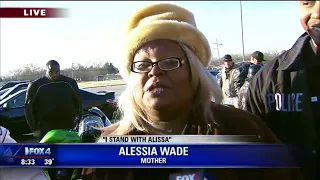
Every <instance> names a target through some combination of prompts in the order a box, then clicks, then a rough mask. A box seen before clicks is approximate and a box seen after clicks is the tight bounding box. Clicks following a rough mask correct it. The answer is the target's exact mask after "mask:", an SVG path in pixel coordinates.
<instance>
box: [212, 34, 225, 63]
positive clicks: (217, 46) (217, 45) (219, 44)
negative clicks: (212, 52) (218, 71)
mask: <svg viewBox="0 0 320 180" xmlns="http://www.w3.org/2000/svg"><path fill="white" fill-rule="evenodd" d="M212 44H215V45H216V48H215V49H217V52H218V61H219V62H220V61H221V59H220V51H219V46H221V45H223V44H221V43H219V42H218V38H216V42H215V43H212Z"/></svg>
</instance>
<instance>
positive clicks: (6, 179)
mask: <svg viewBox="0 0 320 180" xmlns="http://www.w3.org/2000/svg"><path fill="white" fill-rule="evenodd" d="M0 143H17V142H16V141H15V140H14V139H12V138H11V137H10V131H9V130H8V129H6V128H4V127H2V126H0ZM0 179H3V180H50V178H49V176H48V175H47V174H46V173H45V172H44V171H43V170H42V169H37V168H0Z"/></svg>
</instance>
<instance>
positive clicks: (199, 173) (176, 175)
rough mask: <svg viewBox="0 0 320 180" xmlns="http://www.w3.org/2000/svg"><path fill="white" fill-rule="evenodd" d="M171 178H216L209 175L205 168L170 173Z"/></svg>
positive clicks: (207, 179)
mask: <svg viewBox="0 0 320 180" xmlns="http://www.w3.org/2000/svg"><path fill="white" fill-rule="evenodd" d="M170 180H214V179H213V178H211V177H209V176H208V175H207V174H206V173H205V172H204V170H197V171H185V172H181V173H174V174H171V175H170Z"/></svg>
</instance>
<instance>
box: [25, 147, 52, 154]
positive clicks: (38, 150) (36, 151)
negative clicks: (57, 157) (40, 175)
mask: <svg viewBox="0 0 320 180" xmlns="http://www.w3.org/2000/svg"><path fill="white" fill-rule="evenodd" d="M24 154H25V155H26V156H32V155H36V156H50V154H51V148H29V147H25V150H24Z"/></svg>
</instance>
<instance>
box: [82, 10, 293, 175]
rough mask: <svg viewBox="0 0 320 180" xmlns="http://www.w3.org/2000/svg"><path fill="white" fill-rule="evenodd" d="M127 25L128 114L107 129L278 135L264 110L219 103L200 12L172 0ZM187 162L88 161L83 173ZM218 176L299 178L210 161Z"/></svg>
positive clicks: (123, 104)
mask: <svg viewBox="0 0 320 180" xmlns="http://www.w3.org/2000/svg"><path fill="white" fill-rule="evenodd" d="M128 24H129V25H128V29H127V32H128V34H127V36H126V38H125V40H126V42H125V44H126V46H125V47H126V48H125V49H124V51H123V54H124V55H126V57H127V58H126V59H125V60H123V61H121V63H120V66H119V70H120V73H121V75H122V77H123V78H124V80H125V81H126V82H127V86H126V89H125V90H124V92H123V93H122V94H121V96H120V97H119V100H118V102H119V107H120V110H121V112H122V118H121V120H120V121H119V122H117V123H116V124H113V125H111V126H109V127H107V128H105V129H104V133H103V136H108V135H174V134H182V135H214V134H215V135H219V134H220V135H222V134H225V135H256V136H257V137H261V139H260V140H261V141H262V142H267V143H279V141H278V140H277V138H275V137H274V135H273V134H272V133H271V131H270V130H269V129H268V128H267V127H266V125H265V124H264V123H263V121H261V119H259V118H258V117H257V116H254V115H252V114H251V113H249V112H246V111H243V110H239V109H236V108H229V107H226V106H223V105H221V104H220V102H221V99H222V95H221V89H220V87H219V85H218V84H217V83H216V81H213V80H212V78H211V77H210V76H211V74H209V72H208V71H207V69H206V67H207V66H208V64H209V62H210V59H211V51H210V46H209V43H208V41H207V39H206V37H205V36H204V35H203V34H202V33H201V32H200V31H199V30H198V29H197V27H196V23H195V19H194V15H193V14H192V13H191V12H190V11H188V10H186V9H184V8H182V7H179V6H176V5H172V4H155V5H151V6H147V7H145V8H143V9H141V10H139V11H138V12H137V13H136V14H134V15H133V16H132V17H131V19H130V21H129V23H128ZM182 171H183V169H173V168H167V169H165V168H161V169H136V168H131V169H90V168H88V169H84V170H83V176H82V178H81V179H82V180H106V179H108V180H111V179H116V180H140V179H152V180H163V179H169V176H170V173H177V172H182ZM207 171H208V173H209V174H210V175H212V176H213V178H214V179H216V180H226V179H228V180H239V179H259V180H267V179H268V180H269V179H270V180H275V179H286V180H292V179H295V178H297V179H299V178H298V177H299V175H298V174H295V172H296V173H298V172H297V171H293V169H286V168H284V169H257V168H255V169H207Z"/></svg>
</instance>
